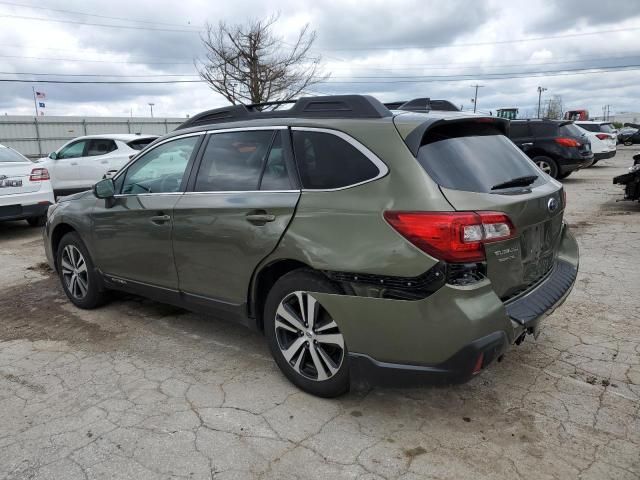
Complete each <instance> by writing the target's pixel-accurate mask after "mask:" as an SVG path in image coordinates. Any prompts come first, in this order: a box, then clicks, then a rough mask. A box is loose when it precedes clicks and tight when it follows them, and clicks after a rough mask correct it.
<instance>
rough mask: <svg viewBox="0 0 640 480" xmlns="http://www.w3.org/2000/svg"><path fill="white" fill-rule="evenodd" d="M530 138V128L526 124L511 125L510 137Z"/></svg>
mask: <svg viewBox="0 0 640 480" xmlns="http://www.w3.org/2000/svg"><path fill="white" fill-rule="evenodd" d="M528 136H529V127H528V126H527V124H526V123H513V122H512V123H511V125H510V126H509V137H511V138H525V137H528Z"/></svg>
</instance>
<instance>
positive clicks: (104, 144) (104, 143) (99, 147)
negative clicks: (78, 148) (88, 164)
mask: <svg viewBox="0 0 640 480" xmlns="http://www.w3.org/2000/svg"><path fill="white" fill-rule="evenodd" d="M116 148H118V147H117V146H116V142H114V141H113V140H109V139H108V138H96V139H94V140H90V141H89V146H88V147H87V156H88V157H94V156H97V155H104V154H106V153H109V152H113V151H114V150H115V149H116Z"/></svg>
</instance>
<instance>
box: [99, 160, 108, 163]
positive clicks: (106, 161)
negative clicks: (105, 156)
mask: <svg viewBox="0 0 640 480" xmlns="http://www.w3.org/2000/svg"><path fill="white" fill-rule="evenodd" d="M100 163H109V160H101V161H100Z"/></svg>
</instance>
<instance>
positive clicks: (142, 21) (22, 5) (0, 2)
mask: <svg viewBox="0 0 640 480" xmlns="http://www.w3.org/2000/svg"><path fill="white" fill-rule="evenodd" d="M0 5H9V6H11V7H22V8H30V9H33V10H49V11H50V12H59V13H70V14H72V15H84V16H87V17H96V18H105V19H108V20H124V21H125V22H136V23H144V24H148V25H164V26H167V27H183V28H184V27H188V26H187V25H180V24H179V23H164V22H150V21H148V20H137V19H131V18H125V17H109V16H107V15H98V14H97V13H86V12H78V11H74V10H63V9H60V8H51V7H42V6H40V5H38V6H34V5H26V4H24V3H14V2H3V1H0ZM192 28H201V27H199V26H193V27H192Z"/></svg>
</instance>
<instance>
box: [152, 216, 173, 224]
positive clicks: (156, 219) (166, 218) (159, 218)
mask: <svg viewBox="0 0 640 480" xmlns="http://www.w3.org/2000/svg"><path fill="white" fill-rule="evenodd" d="M169 220H171V215H156V216H155V217H151V221H152V222H153V223H155V224H156V225H162V224H163V223H165V222H168V221H169Z"/></svg>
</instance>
